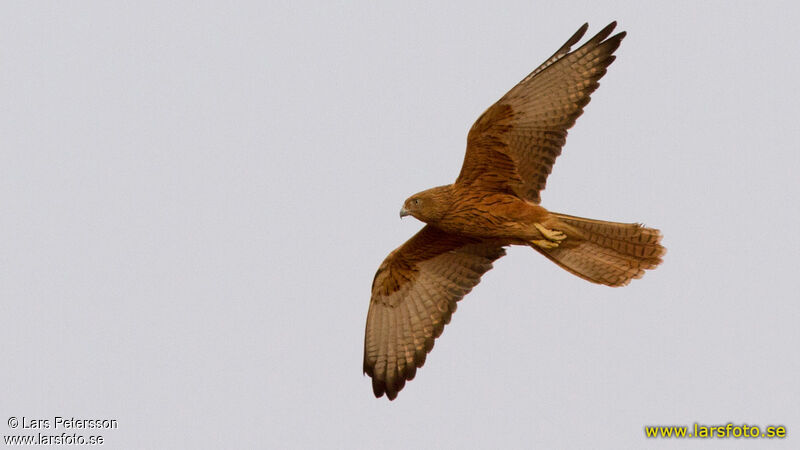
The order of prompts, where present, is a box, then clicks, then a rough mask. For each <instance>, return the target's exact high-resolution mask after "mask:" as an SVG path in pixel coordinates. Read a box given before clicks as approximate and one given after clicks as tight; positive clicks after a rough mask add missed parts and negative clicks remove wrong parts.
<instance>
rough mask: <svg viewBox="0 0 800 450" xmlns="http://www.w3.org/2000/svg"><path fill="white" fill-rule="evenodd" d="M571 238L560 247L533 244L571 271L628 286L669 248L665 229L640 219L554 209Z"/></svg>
mask: <svg viewBox="0 0 800 450" xmlns="http://www.w3.org/2000/svg"><path fill="white" fill-rule="evenodd" d="M553 216H555V217H557V218H558V220H559V221H560V222H561V223H562V224H564V225H565V226H563V227H561V228H563V229H561V228H559V227H555V228H557V229H559V230H560V231H563V232H564V233H566V234H567V239H566V240H565V241H564V242H562V243H561V245H559V246H558V247H556V248H551V249H543V248H540V247H537V246H533V248H535V249H536V250H537V251H538V252H539V253H541V254H543V255H544V256H546V257H547V258H549V259H550V260H551V261H553V262H555V263H556V264H558V265H559V266H561V267H563V268H564V269H566V270H567V271H569V272H571V273H573V274H575V275H577V276H579V277H581V278H583V279H585V280H588V281H591V282H592V283H598V284H604V285H606V286H625V285H626V284H628V283H629V282H630V281H631V280H632V279H634V278H641V277H642V275H644V271H645V270H648V269H655V268H656V267H657V266H658V265H659V264H661V257H662V256H664V254H665V253H666V252H667V249H666V248H664V247H662V246H661V244H659V242H660V241H661V233H660V232H659V231H658V230H656V229H654V228H646V227H644V226H642V225H641V224H638V223H618V222H606V221H603V220H594V219H585V218H582V217H575V216H568V215H565V214H557V213H553Z"/></svg>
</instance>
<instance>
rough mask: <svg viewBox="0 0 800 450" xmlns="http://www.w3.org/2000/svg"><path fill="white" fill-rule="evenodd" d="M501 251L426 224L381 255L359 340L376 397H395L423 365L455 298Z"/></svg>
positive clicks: (470, 288) (486, 242)
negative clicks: (363, 336)
mask: <svg viewBox="0 0 800 450" xmlns="http://www.w3.org/2000/svg"><path fill="white" fill-rule="evenodd" d="M504 254H505V250H504V249H503V247H502V246H499V245H497V244H496V243H492V242H490V241H483V240H481V239H475V238H469V237H465V236H458V235H454V234H449V233H446V232H444V231H441V230H439V229H438V228H435V227H432V226H430V225H426V226H425V227H424V228H423V229H422V230H420V232H419V233H417V234H416V235H414V237H412V238H411V239H409V240H408V241H407V242H406V243H405V244H403V245H402V246H401V247H400V248H398V249H397V250H395V251H393V252H392V253H391V254H389V256H388V257H386V259H385V260H384V261H383V264H381V266H380V268H379V269H378V272H377V273H376V274H375V279H374V281H373V282H372V299H371V300H370V304H369V312H368V313H367V328H366V336H365V338H364V373H366V374H367V375H369V376H370V377H372V390H373V391H374V392H375V396H376V397H380V396H382V395H383V394H384V393H385V394H386V395H387V396H388V397H389V399H390V400H394V398H395V397H397V392H398V391H400V389H402V388H403V386H404V385H405V384H406V380H411V379H413V378H414V375H415V374H416V371H417V367H422V365H423V364H424V363H425V357H426V355H427V354H428V352H430V351H431V349H432V348H433V342H434V340H435V339H436V338H437V337H439V335H440V334H442V330H443V329H444V326H445V324H447V323H448V322H450V316H451V315H452V314H453V312H454V311H455V310H456V302H457V301H459V300H461V299H462V298H464V295H466V294H467V293H468V292H469V291H470V290H472V288H473V287H475V285H477V284H478V283H479V282H480V279H481V276H482V275H483V274H484V273H485V272H486V271H488V270H489V269H491V268H492V262H494V261H495V260H496V259H498V258H500V257H501V256H503V255H504Z"/></svg>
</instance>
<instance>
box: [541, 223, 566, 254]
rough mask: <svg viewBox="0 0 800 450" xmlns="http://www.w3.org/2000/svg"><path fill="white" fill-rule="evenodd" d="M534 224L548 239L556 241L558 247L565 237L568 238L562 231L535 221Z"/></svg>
mask: <svg viewBox="0 0 800 450" xmlns="http://www.w3.org/2000/svg"><path fill="white" fill-rule="evenodd" d="M533 226H535V227H536V229H537V230H539V233H542V236H544V237H545V239H547V240H548V241H553V242H554V243H555V246H556V247H557V246H558V243H559V242H561V241H563V240H564V239H566V238H567V235H566V234H564V233H562V232H561V231H558V230H549V229H547V228H545V227H544V226H543V225H542V224H540V223H535V224H533ZM534 242H536V241H534ZM537 245H538V244H537ZM540 247H541V246H540ZM550 248H552V247H550Z"/></svg>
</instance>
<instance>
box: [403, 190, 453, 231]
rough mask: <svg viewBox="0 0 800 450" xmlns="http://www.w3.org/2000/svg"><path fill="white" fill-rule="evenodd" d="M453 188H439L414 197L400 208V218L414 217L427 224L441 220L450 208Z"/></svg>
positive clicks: (419, 193)
mask: <svg viewBox="0 0 800 450" xmlns="http://www.w3.org/2000/svg"><path fill="white" fill-rule="evenodd" d="M451 186H452V185H447V186H439V187H435V188H432V189H428V190H425V191H422V192H418V193H416V194H414V195H412V196H411V197H409V198H408V199H406V201H405V202H404V203H403V207H402V208H400V218H403V217H405V216H414V217H416V218H417V219H419V220H421V221H423V222H426V223H430V222H436V221H437V220H440V219H441V218H442V216H443V215H444V214H445V212H447V208H448V206H450V193H451Z"/></svg>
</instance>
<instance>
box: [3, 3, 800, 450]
mask: <svg viewBox="0 0 800 450" xmlns="http://www.w3.org/2000/svg"><path fill="white" fill-rule="evenodd" d="M798 12H799V11H798V7H797V6H796V4H795V3H792V2H733V3H732V2H659V3H648V2H596V1H592V2H535V1H519V2H495V3H492V2H489V3H487V2H450V3H448V4H445V3H444V2H441V3H438V4H434V5H431V4H428V2H394V3H384V2H314V3H302V2H238V3H234V4H227V3H225V4H223V3H219V2H161V1H159V2H149V1H145V2H133V3H131V2H58V1H46V2H4V3H3V4H2V6H0V66H1V67H2V69H0V103H1V104H2V108H0V207H2V214H0V230H1V231H2V232H0V297H2V302H0V342H3V345H2V346H0V358H2V361H3V362H2V364H0V365H2V369H0V415H1V416H2V417H0V419H2V421H0V429H2V431H3V433H2V434H3V435H4V436H8V435H11V434H26V433H27V434H31V433H34V432H35V431H37V430H20V429H16V431H15V430H14V429H11V428H9V427H8V426H7V423H6V421H7V420H8V419H9V418H10V417H17V418H22V417H26V418H28V419H30V418H51V419H52V418H53V417H54V416H68V417H80V418H113V419H117V420H118V422H119V428H118V429H116V430H104V431H103V432H102V433H101V434H103V435H104V438H105V442H106V443H105V448H121V449H128V448H132V449H133V448H165V449H176V448H187V449H188V448H191V449H195V448H315V449H316V448H367V447H369V448H386V449H393V448H434V447H435V448H461V449H464V448H498V447H499V448H532V447H534V448H576V449H585V448H598V449H601V448H602V449H641V448H651V447H653V448H655V447H658V448H671V449H679V448H688V447H692V448H712V449H723V448H724V449H737V448H742V449H754V448H767V447H768V448H771V449H788V448H798V445H799V444H798V442H800V441H799V440H798V437H797V436H798V434H800V408H798V404H800V385H799V384H798V381H797V377H798V373H800V352H798V347H799V346H800V331H799V330H798V321H799V320H800V298H798V297H800V295H798V291H800V277H798V275H797V274H796V271H797V258H798V256H800V237H799V236H798V232H797V229H798V225H799V224H798V222H800V211H799V210H800V208H798V206H797V204H798V201H797V198H798V196H799V195H800V183H798V175H797V174H798V173H799V172H800V156H798V142H800V127H799V126H798V125H797V122H798V100H800V94H799V93H798V88H797V81H798V80H799V79H800V47H798V44H797V31H798V25H797V24H798V20H799V19H800V14H799V13H798ZM612 20H617V21H618V22H619V26H618V29H620V30H625V31H627V32H628V36H627V38H626V39H625V40H624V41H623V43H622V46H621V47H620V49H619V50H618V52H617V61H616V62H615V63H614V64H613V65H612V66H611V67H610V69H609V73H608V75H607V76H606V77H605V78H603V80H602V82H601V87H600V89H599V90H598V91H597V92H596V93H595V94H594V95H593V100H592V102H591V103H590V104H589V106H588V107H587V109H586V113H585V114H584V115H583V116H582V117H581V118H580V119H579V120H578V123H577V125H576V126H575V128H573V129H572V130H571V131H570V136H569V139H568V140H567V145H566V147H565V148H564V152H563V154H562V156H561V157H560V158H559V159H558V161H557V163H556V165H555V167H554V171H553V174H552V176H551V177H550V179H549V181H548V185H547V190H546V191H545V192H544V193H543V195H542V198H543V205H544V206H545V207H547V208H549V209H552V210H555V211H559V212H564V213H568V214H574V215H580V216H585V217H592V218H598V219H607V220H617V221H630V222H633V221H641V222H644V223H646V224H647V225H649V226H653V227H657V228H660V229H661V230H662V232H663V234H664V236H665V238H664V241H663V242H664V244H665V245H666V247H668V249H669V252H668V253H667V255H666V258H665V261H664V264H663V265H662V266H661V267H660V268H658V269H657V270H655V271H652V272H649V273H648V274H647V275H646V276H645V277H644V278H643V279H641V280H637V281H634V282H633V283H632V284H631V285H630V286H628V287H626V288H622V289H611V288H606V287H601V286H595V285H592V284H589V283H587V282H585V281H583V280H581V279H579V278H577V277H574V276H572V275H570V274H568V273H566V272H565V271H563V270H561V269H559V268H558V267H556V266H555V265H554V264H552V263H550V262H549V261H547V260H545V259H544V258H542V257H541V255H539V254H537V253H536V252H533V251H531V250H530V249H527V248H512V249H510V250H509V254H508V256H506V257H505V258H503V259H501V260H500V261H498V262H497V263H496V264H495V269H494V270H492V271H491V272H489V273H488V274H487V275H486V276H485V277H484V279H483V282H482V283H481V284H480V285H479V286H478V287H477V288H476V289H475V290H474V291H473V292H472V293H471V294H469V295H468V296H467V297H466V299H465V300H464V301H462V302H461V303H460V304H459V308H458V311H457V312H456V314H455V315H454V316H453V320H452V323H451V324H450V325H448V327H447V328H446V329H445V332H444V334H443V335H442V337H441V338H440V339H439V340H438V341H437V343H436V347H435V349H434V350H433V352H432V353H431V354H430V355H429V357H428V360H427V363H426V364H425V366H424V367H423V368H422V369H420V370H419V371H418V373H417V378H416V379H415V380H413V381H412V382H410V383H408V384H407V385H406V387H405V389H404V390H403V391H402V392H401V393H400V395H399V397H398V399H397V400H396V401H394V402H391V403H390V402H388V401H387V400H386V399H385V398H383V399H375V398H374V397H373V395H372V391H371V387H370V381H369V378H368V377H365V376H362V374H361V362H362V345H363V344H362V343H363V341H362V340H363V331H364V322H365V318H366V312H367V307H368V302H369V287H370V283H371V281H372V277H373V275H374V273H375V270H376V269H377V267H378V265H379V264H380V262H381V261H382V260H383V258H384V257H385V256H386V255H387V254H388V253H389V252H390V251H391V250H392V249H394V248H395V247H397V246H398V245H400V244H401V243H402V242H404V241H405V240H406V239H407V238H408V237H410V236H411V235H412V234H413V233H415V232H416V231H417V230H418V229H419V228H420V227H421V225H420V223H419V222H417V221H415V220H413V219H412V220H408V219H406V220H403V221H400V220H399V219H398V217H397V211H398V209H399V207H400V206H401V204H402V201H403V200H404V199H405V198H406V197H407V196H408V195H410V194H412V193H414V192H417V191H420V190H422V189H425V188H428V187H431V186H435V185H440V184H446V183H449V182H451V181H452V180H453V179H454V178H455V176H456V175H457V174H458V170H459V169H460V165H461V161H462V158H463V154H464V148H465V139H466V133H467V130H468V129H469V127H470V126H471V124H472V122H473V121H474V120H475V119H476V118H477V117H478V115H479V114H480V113H481V112H482V111H483V110H484V109H485V108H486V107H488V106H489V105H490V104H491V103H493V102H494V101H495V100H497V99H498V98H499V97H500V96H501V95H502V94H504V93H505V92H506V91H507V90H508V89H509V88H511V87H512V86H513V85H514V84H515V83H516V82H517V81H519V80H520V79H521V78H522V77H524V76H525V75H526V74H527V73H528V72H530V71H531V70H532V69H533V68H535V67H536V66H537V65H538V64H539V63H541V62H542V61H543V60H544V59H545V58H547V57H548V56H550V55H551V54H552V53H553V52H554V51H555V50H556V49H557V48H558V47H559V46H560V45H561V44H562V43H563V42H564V41H565V40H566V39H567V38H568V37H569V36H570V35H571V34H572V33H573V32H574V31H575V30H576V29H577V28H578V27H579V26H580V25H581V24H583V23H584V22H589V24H590V29H589V32H588V35H592V34H594V33H595V32H597V31H598V30H599V29H600V28H602V27H603V26H604V25H606V24H607V23H609V22H610V21H612ZM695 422H699V423H701V424H709V425H715V424H725V423H728V422H734V423H736V424H741V423H745V424H751V425H753V424H755V425H761V426H762V427H763V426H766V425H785V426H786V427H787V429H788V438H786V439H785V440H782V441H777V440H775V441H770V442H766V441H764V442H761V441H756V442H753V441H750V440H743V439H739V440H734V439H725V440H706V441H696V440H695V441H691V442H689V443H687V442H685V441H681V440H658V441H655V440H648V439H646V438H645V437H644V432H643V426H644V425H645V424H665V425H691V424H693V423H695ZM45 431H50V432H53V433H55V431H54V430H45ZM57 431H58V432H61V431H63V430H57ZM83 431H84V434H91V433H88V432H86V430H83ZM73 432H74V430H73Z"/></svg>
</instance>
